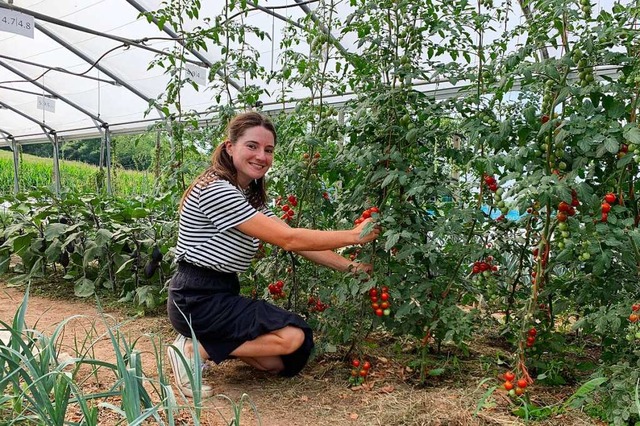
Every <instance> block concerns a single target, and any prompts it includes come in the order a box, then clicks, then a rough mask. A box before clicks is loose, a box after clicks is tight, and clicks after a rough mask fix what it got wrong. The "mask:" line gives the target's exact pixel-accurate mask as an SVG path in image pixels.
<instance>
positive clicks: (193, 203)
mask: <svg viewBox="0 0 640 426" xmlns="http://www.w3.org/2000/svg"><path fill="white" fill-rule="evenodd" d="M261 212H262V213H264V214H265V215H267V216H270V217H271V216H274V214H273V213H272V212H271V211H270V210H269V209H268V208H266V207H264V208H263V209H262V210H261ZM256 214H257V210H256V209H255V208H253V207H252V206H251V204H249V202H248V201H247V199H246V197H245V195H244V193H243V192H242V191H241V190H240V189H238V188H236V187H235V186H233V185H232V184H231V183H229V182H228V181H226V180H223V179H218V180H215V181H213V182H211V183H210V184H208V185H207V186H206V187H204V188H199V187H197V186H196V187H194V188H193V190H192V191H191V193H190V194H189V195H188V196H187V198H186V199H185V200H184V204H183V206H182V211H181V212H180V223H179V231H178V245H177V248H176V260H177V261H186V262H188V263H191V264H194V265H197V266H201V267H204V268H209V269H213V270H216V271H220V272H244V271H245V270H246V269H247V268H248V267H249V265H250V264H251V260H252V259H253V256H254V255H255V253H256V251H257V250H258V240H257V239H256V238H253V237H251V236H249V235H246V234H243V233H242V232H240V231H238V230H237V229H236V228H235V226H237V225H239V224H241V223H243V222H245V221H247V220H249V219H251V218H252V217H253V216H255V215H256Z"/></svg>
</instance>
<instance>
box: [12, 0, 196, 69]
mask: <svg viewBox="0 0 640 426" xmlns="http://www.w3.org/2000/svg"><path fill="white" fill-rule="evenodd" d="M0 9H10V10H15V11H16V12H20V13H24V14H26V15H30V16H33V17H34V18H35V19H39V20H41V21H44V22H49V23H51V24H54V25H60V26H63V27H67V28H70V29H72V30H76V31H80V32H84V33H87V34H92V35H95V36H98V37H103V38H108V39H111V40H115V41H118V42H120V43H122V44H125V45H127V46H133V47H137V48H139V49H144V50H148V51H150V52H153V53H157V54H160V55H165V56H166V55H169V54H168V53H167V52H163V51H162V50H158V49H154V48H153V47H149V46H147V45H145V44H144V43H143V42H142V41H139V40H131V39H128V38H124V37H119V36H114V35H111V34H107V33H103V32H100V31H96V30H92V29H91V28H87V27H83V26H81V25H76V24H73V23H71V22H67V21H63V20H61V19H57V18H53V17H51V16H47V15H43V14H42V13H38V12H35V11H33V10H29V9H25V8H22V7H18V6H14V5H12V4H7V3H5V2H4V0H0ZM185 60H186V61H187V62H191V63H192V64H196V65H202V62H198V61H194V60H191V59H185Z"/></svg>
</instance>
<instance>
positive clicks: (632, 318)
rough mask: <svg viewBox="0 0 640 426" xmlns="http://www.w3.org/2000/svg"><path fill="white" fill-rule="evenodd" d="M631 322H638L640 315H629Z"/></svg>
mask: <svg viewBox="0 0 640 426" xmlns="http://www.w3.org/2000/svg"><path fill="white" fill-rule="evenodd" d="M629 321H631V322H638V315H637V314H631V315H629Z"/></svg>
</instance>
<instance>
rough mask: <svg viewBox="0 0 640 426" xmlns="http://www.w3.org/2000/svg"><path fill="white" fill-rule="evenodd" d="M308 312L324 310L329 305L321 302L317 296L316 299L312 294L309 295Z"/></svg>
mask: <svg viewBox="0 0 640 426" xmlns="http://www.w3.org/2000/svg"><path fill="white" fill-rule="evenodd" d="M308 305H309V312H324V311H325V310H326V309H327V308H328V307H329V305H327V304H326V303H323V302H322V300H320V298H319V297H318V298H317V299H316V298H315V297H313V296H311V297H309V303H308Z"/></svg>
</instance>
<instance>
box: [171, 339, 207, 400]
mask: <svg viewBox="0 0 640 426" xmlns="http://www.w3.org/2000/svg"><path fill="white" fill-rule="evenodd" d="M189 340H191V339H189V338H187V337H184V336H183V335H181V334H180V335H178V337H176V340H174V341H173V347H172V346H169V347H168V348H167V354H168V355H169V364H171V369H172V370H173V376H174V377H175V379H176V385H177V386H178V388H179V389H180V390H181V391H182V393H184V394H185V395H186V396H188V397H190V398H193V388H192V386H191V381H190V380H189V373H188V372H187V366H186V365H185V364H184V361H183V360H182V358H181V357H180V355H179V354H178V353H177V351H180V353H181V354H182V355H183V356H184V359H185V360H186V361H187V363H188V364H189V365H188V368H192V369H193V358H192V357H190V356H187V355H186V353H185V350H184V347H185V344H186V343H187V342H188V341H189ZM211 395H213V388H212V387H211V386H209V385H205V384H201V387H200V396H201V397H202V398H207V397H209V396H211Z"/></svg>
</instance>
